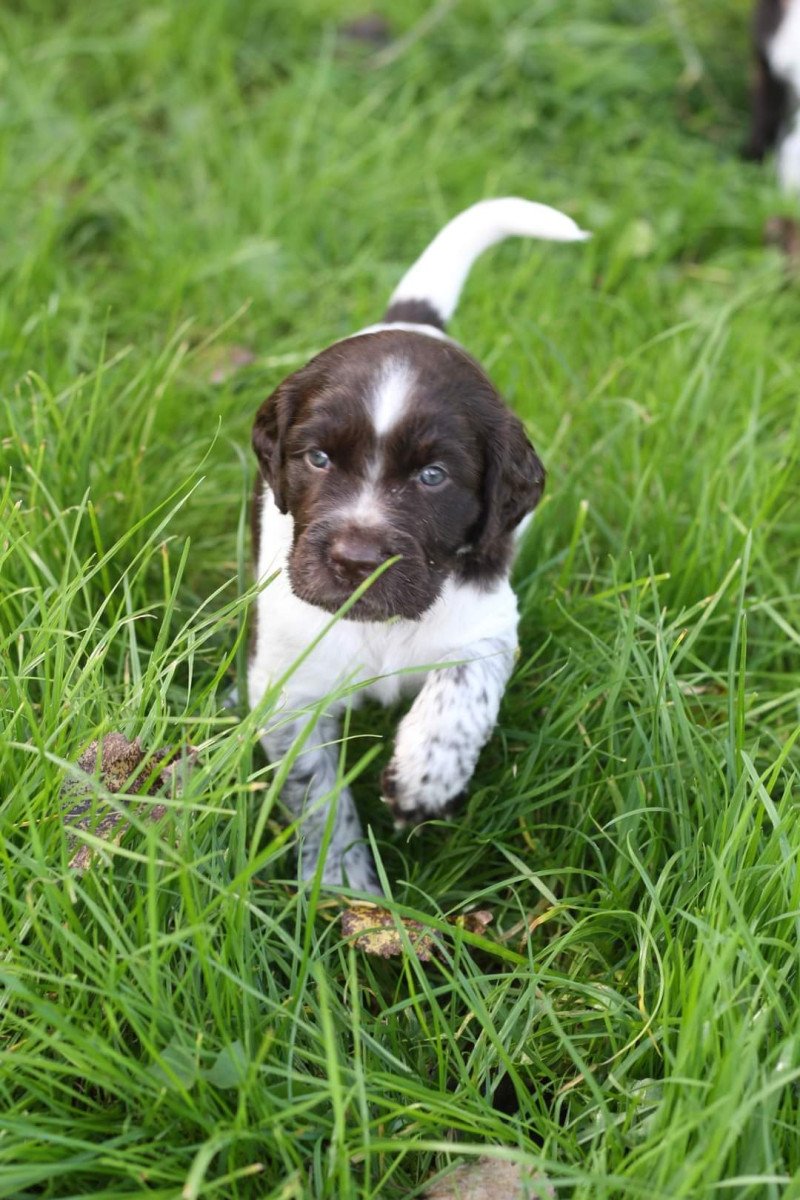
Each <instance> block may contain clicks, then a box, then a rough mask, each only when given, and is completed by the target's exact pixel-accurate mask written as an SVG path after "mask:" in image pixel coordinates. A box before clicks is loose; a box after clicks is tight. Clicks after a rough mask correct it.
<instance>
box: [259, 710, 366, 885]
mask: <svg viewBox="0 0 800 1200" xmlns="http://www.w3.org/2000/svg"><path fill="white" fill-rule="evenodd" d="M308 724H309V718H308V717H307V716H302V717H297V718H295V719H292V720H289V721H287V722H285V723H284V724H282V725H280V726H278V727H276V728H274V729H271V730H269V731H268V732H267V733H265V734H264V735H263V737H262V738H261V744H262V745H263V747H264V750H265V752H266V754H267V757H268V758H269V759H270V761H271V762H276V763H277V762H280V761H281V759H282V758H284V757H285V755H286V754H287V753H288V752H289V751H290V750H291V748H292V746H293V745H294V743H295V741H296V740H297V739H298V738H299V737H300V736H301V735H302V734H303V732H304V731H305V729H306V727H307V725H308ZM338 739H339V727H338V724H337V722H336V721H335V720H334V719H333V718H332V717H329V716H324V715H323V716H321V717H319V718H318V719H317V721H316V723H315V724H314V726H313V728H311V730H310V731H309V733H308V736H307V738H306V740H305V742H304V743H303V748H302V750H301V751H300V753H299V754H298V755H297V757H296V758H295V760H294V762H293V763H292V766H291V768H290V770H289V773H288V776H287V778H286V780H285V782H284V785H283V788H282V790H281V799H282V800H283V802H284V804H285V805H286V807H287V808H288V809H289V810H290V812H291V813H292V815H293V816H295V817H300V816H304V820H303V822H302V826H301V829H300V874H301V876H302V878H303V879H312V878H313V876H314V874H315V872H316V870H317V864H318V863H319V857H320V854H321V853H322V845H323V841H324V838H325V830H326V828H327V824H328V817H329V813H330V806H331V804H332V803H335V804H336V814H335V816H334V823H333V830H332V833H331V838H330V842H329V843H328V847H327V852H326V855H325V865H324V867H323V871H322V881H323V883H326V884H329V885H331V886H332V887H338V886H341V885H342V884H343V883H345V882H346V883H348V884H349V886H350V887H352V888H355V889H357V890H358V891H362V892H372V893H374V894H375V895H378V896H380V895H382V894H383V893H382V889H381V885H380V883H379V882H378V876H377V874H376V871H375V864H374V862H373V859H372V854H371V853H370V851H369V848H368V847H367V846H365V845H364V843H363V841H362V840H361V839H362V838H363V836H364V834H363V831H362V828H361V822H360V821H359V819H358V813H357V811H356V806H355V802H354V801H353V797H352V795H351V793H350V789H349V788H346V787H343V788H341V790H340V791H339V795H338V798H337V799H336V800H335V801H334V800H332V799H331V796H332V794H333V793H334V791H335V789H336V786H337V780H338V760H339V753H338Z"/></svg>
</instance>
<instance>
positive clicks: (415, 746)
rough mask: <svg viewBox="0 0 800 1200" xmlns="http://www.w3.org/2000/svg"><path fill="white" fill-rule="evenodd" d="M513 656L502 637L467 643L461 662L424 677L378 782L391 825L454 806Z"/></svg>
mask: <svg viewBox="0 0 800 1200" xmlns="http://www.w3.org/2000/svg"><path fill="white" fill-rule="evenodd" d="M514 655H515V651H514V649H513V648H512V647H511V646H510V645H509V642H508V641H507V640H502V641H501V640H500V639H496V640H486V641H484V642H480V643H477V644H476V645H475V646H472V647H470V649H469V661H467V662H463V663H459V664H458V665H457V666H452V667H443V668H442V669H441V670H438V671H432V672H431V674H430V675H428V677H427V679H426V680H425V683H424V684H423V686H422V689H421V690H420V693H419V695H418V696H417V698H416V700H415V701H414V703H413V704H412V706H411V708H410V710H409V712H408V714H407V715H406V716H405V717H404V719H403V720H402V721H401V722H400V727H399V729H398V731H397V740H396V742H395V748H394V754H393V755H392V759H391V762H390V763H389V765H388V767H387V768H386V770H385V771H384V773H383V777H382V781H381V782H382V785H383V798H384V800H385V801H386V803H387V804H388V805H389V806H390V808H391V809H392V812H393V813H394V816H395V820H396V822H397V824H398V825H407V824H414V823H415V822H419V821H423V820H425V819H426V818H427V817H442V816H448V815H449V814H450V813H451V812H452V811H453V809H454V808H455V807H456V805H457V804H458V802H459V801H460V799H461V796H462V793H463V791H464V789H465V787H466V786H467V784H468V783H469V781H470V779H471V777H472V772H473V771H474V770H475V764H476V763H477V761H478V755H479V754H480V752H481V750H482V749H483V747H484V745H485V744H486V742H487V741H488V740H489V737H490V735H491V732H492V730H493V729H494V725H495V721H496V720H497V711H498V709H499V707H500V701H501V699H502V696H503V692H504V690H505V686H506V683H507V682H508V677H509V675H510V674H511V670H512V667H513V665H514Z"/></svg>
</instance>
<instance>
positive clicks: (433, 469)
mask: <svg viewBox="0 0 800 1200" xmlns="http://www.w3.org/2000/svg"><path fill="white" fill-rule="evenodd" d="M417 479H418V480H419V481H420V483H424V484H425V486H426V487H439V485H440V484H442V483H444V481H445V479H447V471H445V469H444V467H440V466H438V464H434V465H431V466H430V467H423V468H422V470H421V471H419V472H418V474H417Z"/></svg>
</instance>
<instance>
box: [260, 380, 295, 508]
mask: <svg viewBox="0 0 800 1200" xmlns="http://www.w3.org/2000/svg"><path fill="white" fill-rule="evenodd" d="M299 393H300V389H299V387H298V385H297V381H296V379H295V376H294V375H290V376H289V378H288V379H284V381H283V383H281V384H279V385H278V387H277V388H276V389H275V391H274V392H273V393H272V395H271V396H268V397H267V399H266V400H265V401H264V403H263V404H262V405H261V407H260V408H259V410H258V412H257V413H256V420H255V424H254V426H253V439H252V440H253V450H254V451H255V455H256V458H257V459H258V462H259V466H260V467H261V474H262V475H263V476H264V478H265V479H266V481H267V483H268V484H269V486H270V487H271V488H272V494H273V496H274V497H275V503H276V504H277V506H278V508H279V509H280V511H281V512H283V513H285V512H286V500H285V496H284V487H283V467H284V445H285V441H286V433H287V430H288V429H289V426H290V425H291V424H292V421H293V420H294V417H295V413H296V412H297V406H298V403H299Z"/></svg>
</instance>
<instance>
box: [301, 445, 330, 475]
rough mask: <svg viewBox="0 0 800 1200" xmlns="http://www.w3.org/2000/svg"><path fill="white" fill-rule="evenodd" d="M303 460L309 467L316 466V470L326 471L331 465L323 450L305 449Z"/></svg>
mask: <svg viewBox="0 0 800 1200" xmlns="http://www.w3.org/2000/svg"><path fill="white" fill-rule="evenodd" d="M305 460H306V462H307V463H308V465H309V466H310V467H316V469H317V470H318V471H327V469H328V467H329V466H330V465H331V460H330V458H329V457H328V455H327V454H326V453H325V451H324V450H307V451H306V453H305Z"/></svg>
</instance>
